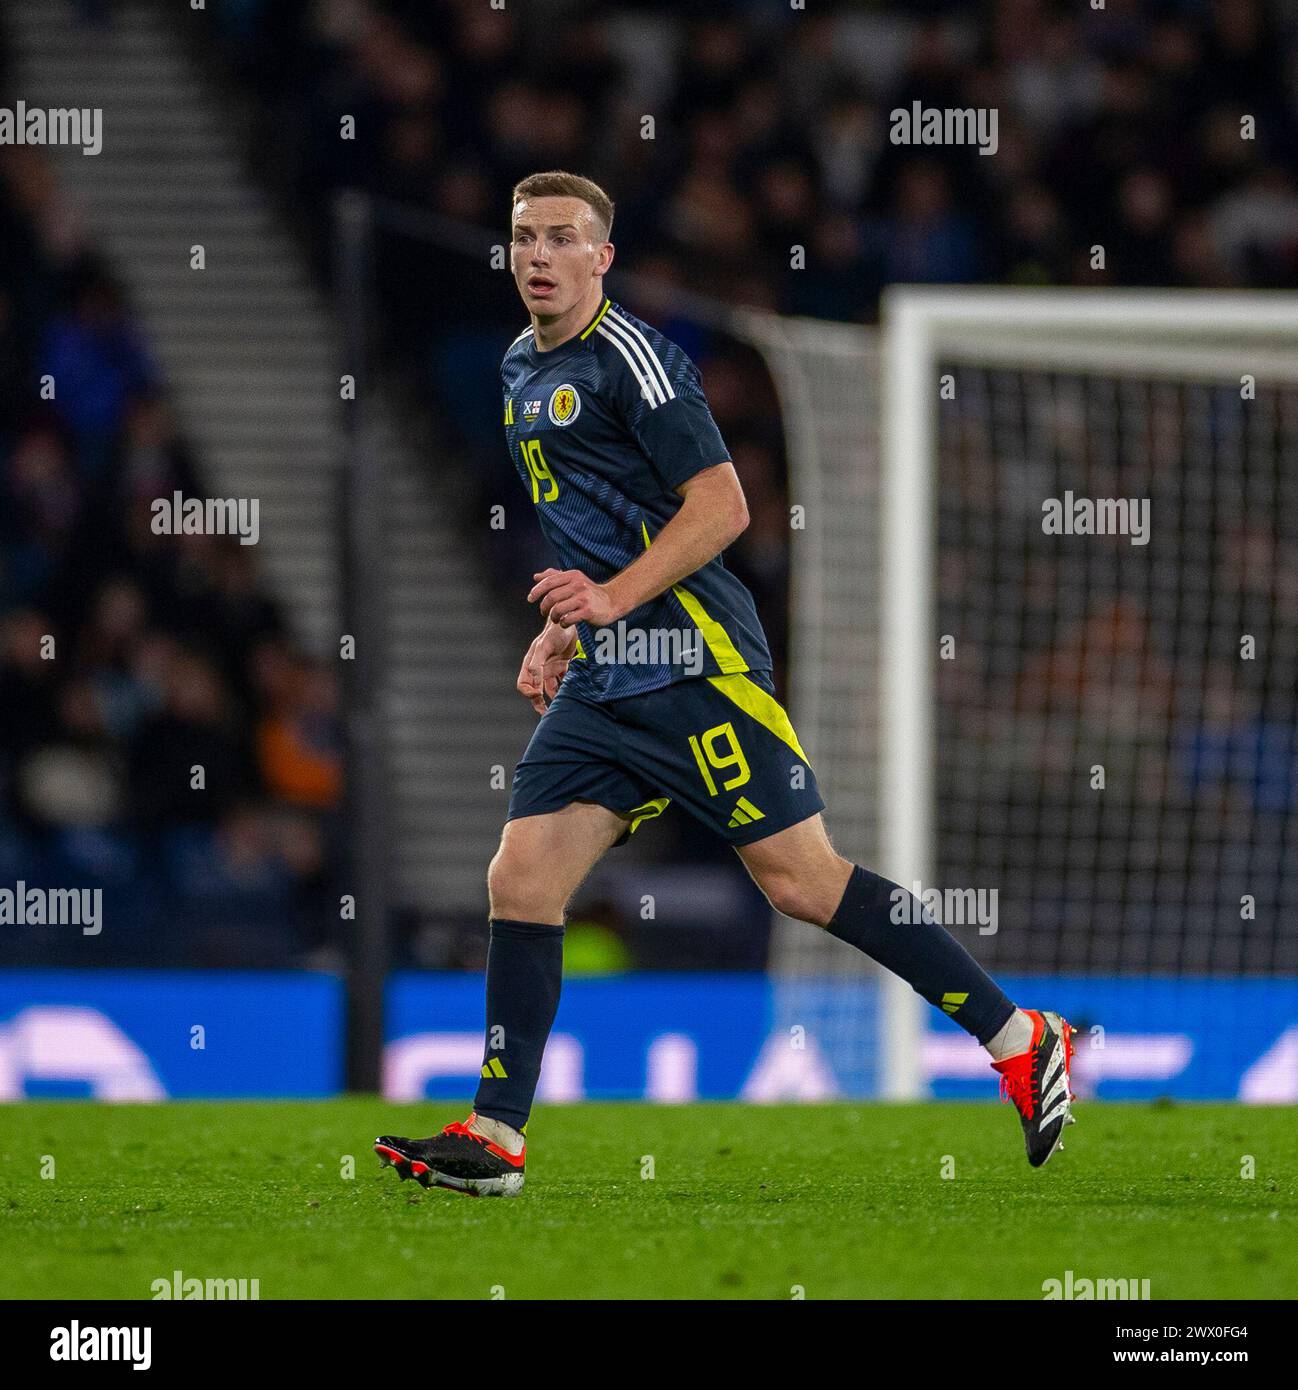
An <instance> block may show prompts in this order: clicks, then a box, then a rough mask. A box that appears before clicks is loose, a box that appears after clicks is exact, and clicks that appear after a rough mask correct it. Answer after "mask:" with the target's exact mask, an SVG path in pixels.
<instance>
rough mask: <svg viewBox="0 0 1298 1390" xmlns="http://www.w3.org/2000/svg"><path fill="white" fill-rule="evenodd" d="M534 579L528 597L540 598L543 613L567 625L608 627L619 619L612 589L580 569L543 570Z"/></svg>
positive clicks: (536, 599)
mask: <svg viewBox="0 0 1298 1390" xmlns="http://www.w3.org/2000/svg"><path fill="white" fill-rule="evenodd" d="M532 578H533V579H535V580H536V581H537V582H536V583H535V584H534V585H533V586H532V591H531V593H529V594H528V596H527V601H528V603H536V602H538V601H539V602H540V605H541V612H542V613H544V614H545V616H546V617H547V618H553V619H554V621H555V622H557V623H561V624H562V625H563V626H564V627H572V625H573V624H574V623H578V622H583V623H590V625H591V626H592V627H604V626H606V625H607V624H609V623H612V622H616V621H617V619H618V616H619V614H618V611H617V608H616V606H615V604H614V602H613V599H612V596H611V595H610V594H609V592H608V590H607V589H606V588H605V587H604V585H602V584H596V583H595V581H594V580H593V579H590V578H588V577H587V576H586V575H584V574H582V572H581V571H580V570H554V569H550V570H539V571H538V572H537V573H535V574H533V576H532Z"/></svg>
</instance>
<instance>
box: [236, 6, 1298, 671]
mask: <svg viewBox="0 0 1298 1390" xmlns="http://www.w3.org/2000/svg"><path fill="white" fill-rule="evenodd" d="M213 24H214V26H215V33H216V35H217V37H218V38H219V40H220V41H221V47H222V50H223V52H224V53H225V55H226V57H227V59H228V62H229V65H230V67H231V69H232V70H233V72H234V73H236V74H237V76H238V77H239V79H240V80H241V81H242V82H244V83H245V84H246V85H247V87H248V88H249V89H250V90H252V91H254V92H255V93H256V95H257V103H256V104H257V110H258V112H259V121H260V125H259V135H258V137H257V138H256V141H255V149H256V155H257V157H258V159H259V160H260V161H261V162H262V163H263V164H264V165H265V166H267V167H270V168H274V169H275V171H276V172H277V174H278V176H279V178H280V182H281V186H282V187H283V188H285V189H286V190H288V191H289V197H288V199H287V203H288V205H289V206H291V208H292V209H293V210H294V211H295V213H296V214H297V216H298V219H299V225H300V226H301V228H302V229H303V233H304V236H305V237H306V238H307V239H308V241H310V242H312V243H313V244H314V246H315V247H316V250H317V254H318V256H319V258H320V263H321V265H322V267H323V266H324V265H325V264H326V263H327V245H328V229H329V207H330V198H331V197H332V195H333V194H334V193H335V192H336V191H337V190H338V189H340V188H343V187H348V186H356V187H363V188H366V189H368V190H369V191H370V192H372V193H374V194H375V195H376V196H378V197H379V198H380V199H383V200H387V201H390V202H391V203H393V204H399V205H400V206H402V207H404V208H407V209H416V210H423V211H424V212H426V213H427V214H430V220H429V223H428V226H427V230H426V231H425V232H423V233H421V234H420V235H417V236H416V235H411V234H410V232H409V230H408V229H404V230H398V229H397V228H396V226H395V225H394V224H392V223H381V225H380V236H379V272H380V281H381V285H382V288H383V291H384V294H385V298H386V304H387V308H388V316H387V327H388V332H389V339H390V342H391V344H392V346H393V347H394V348H395V349H396V352H395V354H394V355H395V356H397V357H398V358H399V360H400V361H402V362H403V363H406V364H408V365H409V366H410V368H411V378H412V381H413V383H414V386H415V389H416V391H417V392H418V394H419V397H420V400H421V402H422V403H423V405H425V406H426V407H427V408H428V409H430V410H431V411H432V412H433V414H434V416H435V417H436V418H437V419H438V421H439V426H440V429H441V430H442V432H443V435H444V437H445V438H446V439H448V440H449V441H452V442H453V443H454V444H455V445H456V448H455V450H454V451H452V454H451V457H452V458H459V459H463V460H464V462H465V465H466V471H465V476H464V477H463V478H462V479H460V492H461V495H462V497H463V499H464V502H465V505H466V507H467V508H469V509H471V513H472V515H473V516H474V517H475V518H478V519H480V518H481V517H483V516H485V515H486V510H485V505H484V504H489V503H494V502H504V503H506V505H508V504H509V503H511V502H516V501H517V491H518V490H517V482H516V480H515V479H514V477H513V474H512V471H511V466H510V463H509V461H508V460H507V459H506V458H505V456H504V451H503V448H502V446H501V435H500V429H499V419H498V416H499V400H498V396H499V387H498V366H499V359H500V356H501V353H502V349H503V347H504V345H505V344H507V343H508V342H509V340H510V339H511V338H512V337H513V336H514V334H515V333H516V332H517V330H518V327H519V325H520V321H521V320H522V310H521V307H520V305H519V304H518V301H517V297H516V295H515V292H514V290H513V287H512V284H511V283H510V282H509V277H508V275H507V274H506V273H503V272H502V271H501V270H500V269H492V268H491V267H490V265H489V263H488V250H489V247H490V246H491V245H493V244H500V243H502V242H504V241H505V240H507V236H508V232H507V228H508V207H507V197H508V189H509V188H510V186H511V185H512V183H513V182H514V181H515V180H516V179H518V178H519V177H521V176H522V175H524V174H527V173H531V172H534V171H536V170H540V169H547V168H556V167H557V168H567V169H573V170H576V171H579V172H582V173H585V174H588V175H590V176H591V177H593V178H595V179H596V180H598V181H602V182H603V183H604V185H605V187H606V188H607V190H608V191H609V193H610V194H611V196H612V197H613V198H614V200H615V202H616V204H617V209H618V211H617V217H616V221H615V225H614V232H613V240H614V242H615V244H616V246H617V248H618V252H617V260H616V262H615V273H614V274H613V275H612V276H611V277H610V280H609V288H610V291H611V292H612V293H613V294H614V295H615V296H617V297H619V298H620V299H621V300H622V301H623V302H624V303H626V304H627V306H628V307H630V308H631V309H632V310H633V311H636V310H638V311H639V312H641V313H642V314H643V315H644V316H645V317H649V318H651V319H652V321H653V322H655V324H657V326H659V327H661V328H662V329H663V331H665V332H667V333H668V334H669V335H670V336H673V337H676V338H677V339H678V340H679V341H680V342H681V343H682V345H683V346H684V347H685V348H686V350H687V351H689V352H690V353H691V355H693V356H694V357H695V358H696V360H698V361H699V362H700V365H701V367H702V369H703V373H704V384H705V387H706V389H707V392H708V395H709V399H710V400H711V402H712V405H713V408H714V411H715V413H716V415H717V418H718V423H719V424H720V426H721V429H722V433H723V435H724V436H725V438H726V440H727V443H728V444H729V445H730V447H731V449H732V451H733V453H734V456H735V462H736V466H737V467H738V470H739V473H740V475H741V478H742V480H743V483H744V486H745V489H746V491H747V493H748V496H749V498H750V506H751V510H752V511H753V516H754V524H753V525H752V527H751V528H750V529H749V531H748V532H747V533H746V534H745V535H744V536H743V537H741V538H740V540H739V541H738V542H737V543H736V545H735V546H734V547H733V549H732V551H731V552H730V553H729V555H728V557H727V559H728V563H731V564H732V565H733V567H734V568H735V569H736V570H737V571H738V572H739V573H740V574H741V576H742V577H743V578H744V579H745V580H746V581H748V582H749V583H750V584H751V586H752V587H753V589H754V591H755V593H756V596H757V599H758V603H759V607H760V609H761V611H762V613H763V616H764V617H765V618H766V619H767V621H768V622H771V623H772V625H773V626H775V627H777V629H779V628H780V626H781V625H780V623H779V622H778V621H777V619H776V616H775V615H776V614H777V613H782V612H783V610H784V594H785V583H786V575H785V565H784V556H785V550H786V540H787V528H786V526H785V519H786V517H787V511H786V506H785V496H784V487H785V472H784V459H783V455H782V448H781V442H780V424H779V418H778V412H777V409H776V406H775V402H774V400H773V398H772V394H771V390H770V385H769V382H768V381H767V379H766V374H765V372H764V370H763V368H762V366H761V364H760V362H759V361H758V360H757V358H756V357H755V356H753V355H752V354H750V353H748V352H746V351H745V350H744V349H743V348H742V347H740V346H739V345H737V344H735V343H734V342H732V341H729V340H727V339H726V338H725V337H724V335H720V334H718V333H715V332H709V331H707V330H706V329H704V328H703V327H701V326H700V325H698V324H697V323H694V322H692V321H691V320H690V318H689V316H688V315H687V314H685V313H682V312H680V311H679V310H678V309H677V308H676V306H675V304H674V301H673V287H677V286H679V287H682V288H684V289H688V290H694V291H704V292H706V293H707V294H708V295H711V296H713V297H716V298H720V299H722V300H727V301H732V302H735V303H742V304H748V305H756V306H763V307H766V308H769V309H772V310H778V311H781V312H784V313H792V314H808V315H815V316H819V317H825V318H831V319H842V320H854V321H870V320H872V319H873V318H874V316H875V315H876V312H877V306H878V298H879V293H880V290H881V287H882V286H884V285H885V284H887V283H889V282H893V281H905V282H957V283H958V282H972V281H988V282H1001V283H1011V284H1034V285H1036V284H1075V285H1124V286H1130V285H1188V286H1204V287H1222V286H1246V285H1261V286H1276V287H1280V286H1289V287H1292V286H1294V285H1298V180H1296V173H1298V119H1296V113H1298V100H1296V93H1298V44H1296V43H1295V39H1296V38H1298V5H1295V4H1293V3H1290V2H1289V0H1284V3H1280V2H1279V0H1277V2H1276V3H1270V4H1266V3H1263V2H1262V0H1106V3H1105V4H1104V5H1102V6H1100V7H1098V8H1097V7H1094V6H1092V5H1089V4H1086V3H1081V4H1073V3H1056V2H1055V0H990V2H989V3H982V4H977V3H969V0H908V2H907V3H901V0H876V3H872V4H869V5H863V4H835V3H832V0H830V2H829V3H817V4H816V5H814V6H807V7H805V8H795V7H792V6H790V5H789V4H788V3H787V0H747V3H732V2H728V0H718V3H713V4H708V5H706V6H700V5H696V4H689V3H671V0H666V2H665V3H664V2H663V0H645V2H644V3H635V0H623V2H622V3H617V4H608V3H590V2H589V0H524V2H523V3H517V4H514V3H511V4H509V5H507V6H504V7H503V8H496V7H493V6H490V5H488V4H485V3H481V0H276V2H275V3H273V4H272V3H269V0H239V3H236V4H229V5H225V6H222V7H220V9H219V11H218V12H217V13H216V14H214V16H213ZM915 102H918V103H920V104H921V106H922V107H923V108H926V109H933V108H937V109H951V108H974V109H979V108H983V109H986V108H994V109H995V110H996V112H997V146H996V152H995V154H994V155H992V156H990V157H984V156H983V155H980V154H979V152H978V151H977V149H975V148H971V147H969V146H933V145H910V144H894V143H892V141H891V139H890V131H891V128H892V121H891V113H892V112H893V111H895V110H910V109H911V108H912V104H913V103H915ZM348 116H351V117H354V119H355V132H354V138H347V139H344V138H341V131H342V122H343V121H344V119H345V118H346V117H348ZM475 229H476V230H477V231H479V232H480V233H481V239H480V241H479V242H476V243H475V242H474V240H473V235H472V233H473V232H474V231H475ZM1096 247H1101V248H1103V252H1102V258H1100V257H1097V255H1096V253H1095V251H1094V248H1096ZM795 248H801V257H802V259H801V260H799V261H798V263H797V268H795V256H794V251H795ZM619 268H620V269H622V270H624V271H625V270H630V271H633V272H636V273H637V274H638V275H639V276H642V277H645V280H647V281H648V282H649V283H650V285H651V286H652V289H651V290H646V288H645V284H644V281H642V280H640V279H636V280H634V281H633V282H630V283H628V282H626V281H619V280H618V277H617V274H616V271H617V270H618V269H619ZM443 466H444V467H445V466H448V465H447V464H443ZM449 466H450V467H451V468H452V469H454V464H449ZM471 534H481V538H482V539H481V543H482V545H483V547H484V550H485V551H486V552H487V554H488V558H489V559H490V561H491V570H492V572H493V573H494V574H497V575H499V576H500V577H501V579H502V586H503V587H502V593H504V592H509V593H511V594H513V596H514V597H517V594H518V587H519V585H520V584H522V583H523V581H524V580H525V579H527V577H528V576H530V574H531V572H532V571H533V569H535V568H536V567H537V564H536V561H537V560H538V559H541V558H542V556H543V552H542V551H541V550H540V549H539V548H538V544H537V539H536V535H535V531H534V530H533V529H532V528H531V527H530V525H529V526H528V527H526V528H519V527H516V526H515V527H511V528H508V529H507V530H506V531H504V532H494V533H487V532H486V530H485V528H484V527H482V526H478V527H475V528H472V531H471ZM772 636H773V640H774V643H775V646H776V649H777V660H778V661H779V662H780V664H782V663H783V660H784V654H785V634H784V632H783V631H782V630H777V631H776V632H775V633H773V634H772Z"/></svg>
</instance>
